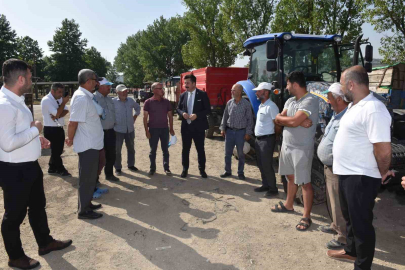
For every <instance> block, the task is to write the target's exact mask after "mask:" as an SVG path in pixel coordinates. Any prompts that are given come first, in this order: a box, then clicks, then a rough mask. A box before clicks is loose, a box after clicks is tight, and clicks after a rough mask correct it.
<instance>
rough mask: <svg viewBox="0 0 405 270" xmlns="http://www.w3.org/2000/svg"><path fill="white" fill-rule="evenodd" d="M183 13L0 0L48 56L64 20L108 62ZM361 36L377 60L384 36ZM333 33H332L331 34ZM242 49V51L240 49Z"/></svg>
mask: <svg viewBox="0 0 405 270" xmlns="http://www.w3.org/2000/svg"><path fill="white" fill-rule="evenodd" d="M185 11H186V8H185V6H184V5H183V4H182V1H181V0H149V1H145V0H142V1H140V0H132V1H131V0H115V1H105V0H98V1H95V0H80V1H79V0H63V1H58V0H56V1H55V0H53V1H49V0H36V1H32V0H30V1H27V0H0V13H1V14H4V15H5V16H6V17H7V20H8V21H9V22H10V25H11V28H12V29H14V30H15V31H16V32H17V35H18V36H30V37H31V38H33V39H35V40H37V41H38V43H39V46H40V47H41V48H42V50H43V51H44V52H45V55H50V54H51V52H50V51H49V47H48V45H47V42H48V41H49V40H52V37H53V35H54V33H55V30H56V28H58V27H60V26H61V25H62V24H61V23H62V20H64V19H65V18H68V19H74V20H75V21H76V23H78V24H79V25H80V31H81V32H82V37H83V38H86V39H87V40H88V44H87V45H88V47H91V46H94V47H96V49H97V50H98V51H100V52H101V55H102V56H103V57H104V58H106V59H107V60H108V61H109V62H113V61H114V57H115V56H116V53H117V50H118V48H119V46H120V44H121V43H124V42H125V41H126V39H127V37H128V36H130V35H133V34H135V33H136V32H138V31H139V30H144V29H146V27H147V26H148V25H149V24H152V23H153V21H154V20H155V19H157V18H159V17H160V16H163V17H165V18H170V17H172V16H176V15H177V14H178V15H182V14H183V13H184V12H185ZM363 32H364V37H369V38H370V41H371V43H372V45H373V46H374V58H380V55H379V54H378V48H379V47H380V39H381V37H382V36H383V35H384V33H383V34H379V33H376V32H375V31H374V30H373V27H372V26H371V25H369V24H365V25H364V26H363ZM330 34H332V33H330ZM241 50H242V49H241ZM247 62H248V59H247V58H244V59H240V58H238V59H237V60H236V62H235V66H244V65H246V64H247Z"/></svg>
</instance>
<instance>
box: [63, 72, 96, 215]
mask: <svg viewBox="0 0 405 270" xmlns="http://www.w3.org/2000/svg"><path fill="white" fill-rule="evenodd" d="M78 79H79V84H80V87H79V89H77V90H76V91H75V93H74V94H73V97H72V101H71V105H70V109H71V113H70V120H69V125H68V137H67V139H66V144H67V145H68V146H72V145H73V150H74V151H75V152H76V153H78V155H79V190H78V192H79V207H78V208H79V210H78V218H79V219H97V218H101V217H102V216H103V215H102V214H100V213H97V212H94V211H93V210H96V209H98V208H100V207H101V204H92V203H91V200H92V198H93V193H94V189H95V187H96V181H97V176H98V165H99V155H100V150H101V149H103V146H104V132H103V127H102V125H101V120H100V115H99V113H98V112H97V109H96V106H95V105H94V103H93V99H94V98H95V97H94V95H93V92H94V91H95V87H96V85H97V84H98V80H99V79H98V77H97V75H96V73H94V71H92V70H90V69H82V70H80V71H79V75H78Z"/></svg>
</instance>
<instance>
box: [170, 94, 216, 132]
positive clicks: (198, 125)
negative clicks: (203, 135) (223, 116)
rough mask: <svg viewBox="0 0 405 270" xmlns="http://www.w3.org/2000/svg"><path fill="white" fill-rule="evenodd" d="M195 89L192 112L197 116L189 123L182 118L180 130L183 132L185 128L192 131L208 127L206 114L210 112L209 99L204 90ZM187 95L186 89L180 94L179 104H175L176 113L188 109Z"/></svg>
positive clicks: (181, 113)
mask: <svg viewBox="0 0 405 270" xmlns="http://www.w3.org/2000/svg"><path fill="white" fill-rule="evenodd" d="M195 91H196V93H195V99H194V106H193V113H194V114H196V115H197V118H196V119H195V120H194V121H192V122H191V124H188V123H187V120H186V119H183V120H182V122H181V132H183V131H184V130H185V128H187V130H192V131H205V130H206V129H208V120H207V115H208V114H210V113H211V105H210V100H209V98H208V95H207V93H205V92H204V91H202V90H200V89H195ZM187 95H188V92H187V91H186V92H184V93H183V94H181V95H180V101H179V105H178V106H177V113H178V114H180V115H183V113H187V111H188V110H187Z"/></svg>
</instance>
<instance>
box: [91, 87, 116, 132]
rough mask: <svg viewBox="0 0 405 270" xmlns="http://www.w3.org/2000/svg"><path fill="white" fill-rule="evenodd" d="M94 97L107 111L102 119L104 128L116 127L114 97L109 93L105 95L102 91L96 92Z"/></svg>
mask: <svg viewBox="0 0 405 270" xmlns="http://www.w3.org/2000/svg"><path fill="white" fill-rule="evenodd" d="M94 97H95V99H96V101H97V103H98V105H100V106H101V107H102V108H103V109H104V111H105V119H104V120H103V119H101V125H102V126H103V129H112V128H114V124H115V106H114V103H113V101H112V98H111V97H109V96H108V95H107V96H106V97H105V96H103V95H102V94H100V92H96V93H95V94H94Z"/></svg>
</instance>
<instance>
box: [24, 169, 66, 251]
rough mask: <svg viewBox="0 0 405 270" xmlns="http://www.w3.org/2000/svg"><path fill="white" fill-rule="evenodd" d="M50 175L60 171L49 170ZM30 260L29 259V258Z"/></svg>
mask: <svg viewBox="0 0 405 270" xmlns="http://www.w3.org/2000/svg"><path fill="white" fill-rule="evenodd" d="M48 173H51V174H52V173H58V171H57V170H54V169H48ZM27 258H28V257H27Z"/></svg>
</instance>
